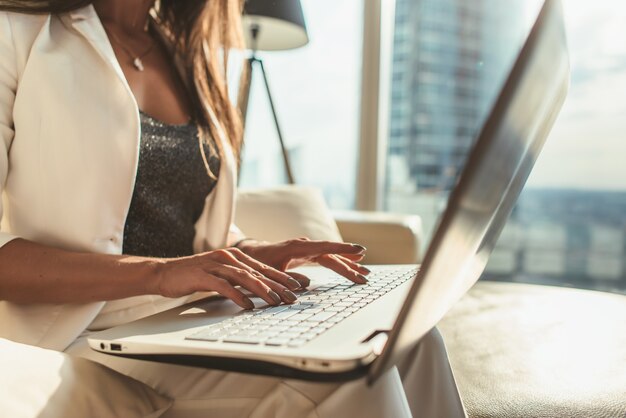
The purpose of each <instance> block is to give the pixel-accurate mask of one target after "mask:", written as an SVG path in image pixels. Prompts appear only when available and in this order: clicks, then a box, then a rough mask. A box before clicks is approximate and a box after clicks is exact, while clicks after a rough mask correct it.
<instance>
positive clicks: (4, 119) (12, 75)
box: [0, 12, 17, 247]
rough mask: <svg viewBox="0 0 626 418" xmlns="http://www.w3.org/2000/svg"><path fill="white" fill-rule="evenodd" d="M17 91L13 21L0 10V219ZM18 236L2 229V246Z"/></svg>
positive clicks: (0, 243)
mask: <svg viewBox="0 0 626 418" xmlns="http://www.w3.org/2000/svg"><path fill="white" fill-rule="evenodd" d="M16 91H17V61H16V58H15V47H14V39H13V34H12V31H11V23H10V21H9V16H8V14H7V13H6V12H0V220H1V219H2V217H3V213H4V212H3V207H2V199H1V197H2V195H3V194H4V187H5V185H6V181H7V175H8V173H9V149H10V148H11V143H12V141H13V137H14V135H15V130H14V126H13V103H14V102H15V92H16ZM14 238H17V237H16V236H15V235H12V234H9V233H7V232H6V231H2V230H0V247H2V246H4V245H5V244H6V243H7V242H9V241H11V240H13V239H14Z"/></svg>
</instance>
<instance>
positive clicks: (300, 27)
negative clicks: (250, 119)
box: [237, 0, 309, 184]
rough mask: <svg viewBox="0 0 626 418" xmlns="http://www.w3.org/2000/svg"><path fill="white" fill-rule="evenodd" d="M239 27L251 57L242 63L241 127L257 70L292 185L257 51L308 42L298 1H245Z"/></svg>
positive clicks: (291, 47) (290, 46)
mask: <svg viewBox="0 0 626 418" xmlns="http://www.w3.org/2000/svg"><path fill="white" fill-rule="evenodd" d="M242 24H243V31H244V36H245V40H246V46H247V47H248V48H249V49H250V50H251V55H250V58H248V59H247V60H246V63H245V66H246V68H245V69H244V71H243V76H242V79H241V83H240V87H239V97H238V100H237V102H238V103H237V104H238V106H239V110H240V111H241V115H242V117H243V122H244V125H245V121H246V115H247V112H248V100H249V98H250V85H251V83H252V75H253V74H254V68H255V67H258V68H260V71H261V75H262V77H263V83H264V85H265V91H266V93H267V96H268V99H269V104H270V108H271V111H272V116H273V118H274V124H275V125H276V133H277V134H278V140H279V141H280V148H281V151H282V155H283V162H284V163H285V171H286V174H287V181H288V182H289V184H294V183H295V182H294V178H293V172H292V170H291V164H290V162H289V155H288V152H287V148H286V147H285V142H284V140H283V134H282V131H281V130H280V124H279V123H278V116H277V114H276V108H275V106H274V100H273V99H272V93H271V91H270V87H269V83H268V80H267V73H266V71H265V67H264V66H263V60H261V59H260V58H259V57H258V56H257V51H283V50H287V49H294V48H298V47H300V46H303V45H306V44H307V43H308V42H309V38H308V35H307V31H306V25H305V23H304V15H303V13H302V6H301V4H300V0H246V2H245V4H244V14H243V17H242Z"/></svg>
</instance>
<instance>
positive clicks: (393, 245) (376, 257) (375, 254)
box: [333, 211, 422, 264]
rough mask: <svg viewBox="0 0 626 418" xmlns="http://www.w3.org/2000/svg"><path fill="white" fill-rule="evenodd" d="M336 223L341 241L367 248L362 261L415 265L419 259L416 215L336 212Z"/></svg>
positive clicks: (418, 225) (419, 222) (420, 232)
mask: <svg viewBox="0 0 626 418" xmlns="http://www.w3.org/2000/svg"><path fill="white" fill-rule="evenodd" d="M333 216H334V218H335V222H336V223H337V227H338V228H339V232H340V234H341V236H342V237H343V239H344V241H347V242H355V243H359V244H361V245H364V246H365V247H367V253H366V256H365V259H364V260H363V263H366V264H416V263H418V262H419V261H420V256H421V254H420V250H419V248H420V240H421V237H422V220H421V218H420V217H419V216H417V215H400V214H393V213H384V212H361V211H336V212H333Z"/></svg>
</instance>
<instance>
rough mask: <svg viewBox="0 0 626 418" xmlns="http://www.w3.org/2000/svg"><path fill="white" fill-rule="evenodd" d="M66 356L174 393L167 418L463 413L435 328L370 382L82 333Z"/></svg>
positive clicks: (443, 416)
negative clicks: (231, 368)
mask: <svg viewBox="0 0 626 418" xmlns="http://www.w3.org/2000/svg"><path fill="white" fill-rule="evenodd" d="M66 353H69V354H71V355H75V356H80V357H84V358H87V359H90V360H93V361H96V362H98V363H101V364H104V365H105V366H107V367H109V368H111V369H113V370H116V371H118V372H120V373H122V374H124V375H127V376H129V377H132V378H134V379H136V380H139V381H141V382H143V383H145V384H147V385H148V386H151V387H152V388H154V389H155V390H156V391H157V392H159V393H161V394H163V395H165V396H167V397H169V398H171V399H172V400H173V403H172V407H171V408H170V409H169V410H168V411H167V412H165V413H164V415H162V418H174V417H185V418H196V417H219V418H231V417H232V418H240V417H250V418H265V417H273V418H300V417H302V418H342V417H346V418H348V417H359V418H370V417H371V418H382V417H390V418H401V417H411V416H413V417H416V418H417V417H437V418H448V417H449V418H455V417H465V416H466V415H465V410H464V408H463V404H462V402H461V398H460V396H459V393H458V390H457V387H456V383H455V381H454V376H453V375H452V370H451V369H450V364H449V362H448V356H447V353H446V349H445V345H444V343H443V339H442V338H441V335H440V334H439V332H438V331H437V330H436V329H433V330H432V331H431V332H430V333H428V334H427V335H426V336H425V337H424V338H423V339H422V341H421V342H420V344H419V345H417V346H416V347H415V348H414V349H413V350H412V351H411V352H410V353H409V354H408V355H407V356H406V358H404V360H403V361H402V362H401V363H400V364H398V365H397V367H394V368H393V369H391V370H389V371H388V372H387V373H385V375H383V376H382V377H381V378H380V379H379V380H378V381H377V382H376V384H375V385H373V386H372V387H368V386H367V384H366V383H365V379H359V380H355V381H350V382H345V383H312V382H305V381H299V380H287V379H280V378H275V377H265V376H255V375H246V374H241V373H231V372H222V371H218V370H209V369H202V368H195V367H186V366H177V365H171V364H164V363H156V362H148V361H140V360H133V359H125V358H121V357H115V356H109V355H106V354H102V353H99V352H96V351H93V350H91V349H90V348H89V346H88V345H87V341H86V339H85V337H82V338H80V339H78V340H76V341H75V342H74V344H72V345H71V346H70V347H69V348H68V349H67V350H66Z"/></svg>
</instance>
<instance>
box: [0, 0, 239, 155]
mask: <svg viewBox="0 0 626 418" xmlns="http://www.w3.org/2000/svg"><path fill="white" fill-rule="evenodd" d="M92 2H93V0H0V10H6V11H13V12H21V13H52V14H56V13H64V12H69V11H72V10H76V9H78V8H81V7H84V6H86V5H88V4H91V3H92ZM242 7H243V1H242V0H187V1H181V0H156V2H155V7H154V9H155V11H156V14H157V16H158V21H159V24H160V25H161V26H162V27H163V29H165V32H166V33H168V35H169V36H170V38H171V39H170V40H171V41H172V43H173V45H174V46H175V48H176V52H177V54H178V55H179V56H180V57H182V59H183V62H184V65H185V71H186V73H187V74H185V76H186V78H187V80H189V81H192V82H193V83H192V85H190V86H189V87H190V88H189V94H190V96H191V101H192V105H193V106H192V107H193V110H192V112H193V117H194V119H195V120H196V121H197V122H198V125H199V128H200V134H201V137H203V138H205V142H206V143H207V144H209V146H212V143H213V141H206V138H208V136H209V135H210V136H212V137H213V138H215V143H216V144H217V147H218V152H220V154H222V155H223V149H222V148H221V141H220V140H219V139H220V137H223V136H226V140H227V141H228V142H229V143H230V145H231V147H232V149H233V152H234V153H235V156H236V157H237V158H238V157H239V151H240V150H241V142H242V139H243V128H242V122H241V117H240V115H239V112H238V110H237V109H236V108H235V106H233V104H232V102H231V101H230V99H229V92H228V80H227V65H228V53H229V50H230V49H231V48H239V47H242V46H243V35H242V30H241V11H242ZM201 148H202V147H201ZM203 157H204V154H203Z"/></svg>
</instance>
